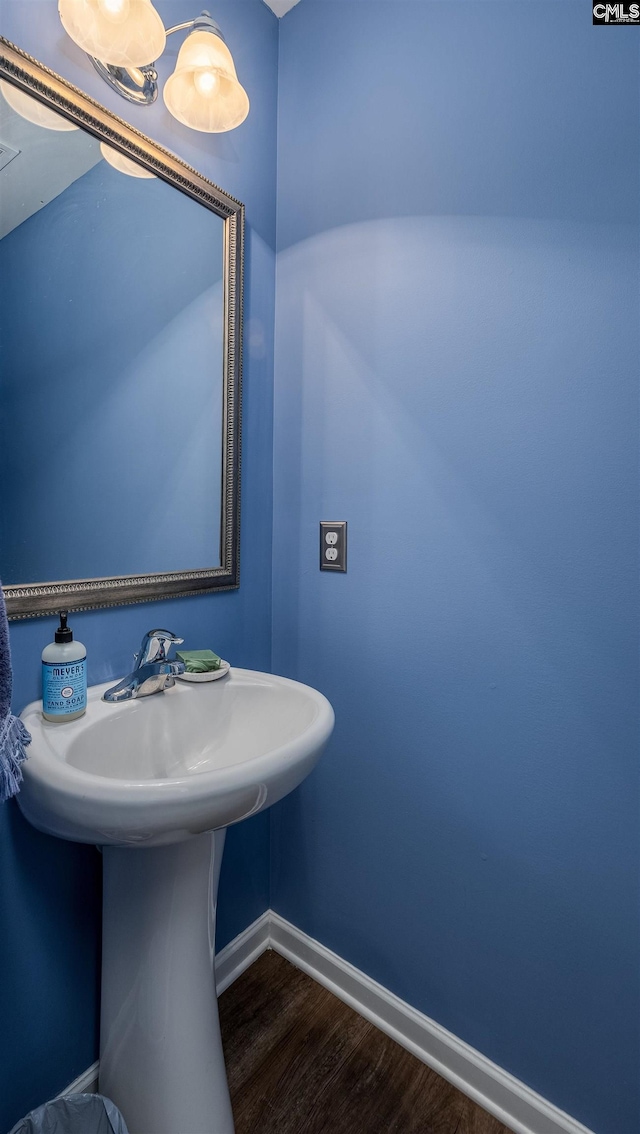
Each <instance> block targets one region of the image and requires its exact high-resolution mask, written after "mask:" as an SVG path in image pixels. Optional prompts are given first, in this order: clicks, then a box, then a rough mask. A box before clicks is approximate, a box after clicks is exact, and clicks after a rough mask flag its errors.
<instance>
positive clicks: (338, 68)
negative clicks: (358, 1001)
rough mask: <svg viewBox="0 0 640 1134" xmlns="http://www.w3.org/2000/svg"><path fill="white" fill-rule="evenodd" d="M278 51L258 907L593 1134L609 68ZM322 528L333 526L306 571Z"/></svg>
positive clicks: (626, 1017)
mask: <svg viewBox="0 0 640 1134" xmlns="http://www.w3.org/2000/svg"><path fill="white" fill-rule="evenodd" d="M619 33H620V34H617V33H613V34H611V33H609V34H603V33H602V31H601V29H597V28H596V29H593V28H592V27H591V17H590V14H589V10H588V6H587V8H585V7H584V5H582V4H576V3H574V2H563V0H560V2H557V3H554V4H548V3H537V2H528V0H525V2H523V3H501V2H494V0H489V2H485V3H464V2H458V0H449V2H447V3H430V2H426V0H425V2H420V3H416V2H415V0H410V2H406V3H405V2H402V0H397V2H394V3H391V2H380V3H376V2H372V3H354V2H345V0H340V2H336V3H330V2H327V3H322V2H318V0H302V3H301V4H300V5H299V6H298V7H296V8H294V9H293V10H292V12H291V13H290V14H289V15H288V16H287V17H286V18H285V19H284V20H283V21H282V25H281V33H280V62H279V69H280V94H279V99H280V101H279V152H278V159H279V164H278V174H279V184H278V239H279V255H278V276H277V312H276V392H275V434H274V453H275V466H274V467H275V480H274V490H275V518H274V565H275V570H274V607H273V621H274V653H273V666H274V669H275V671H276V672H282V673H285V674H289V675H292V676H294V677H298V678H301V679H302V680H304V681H308V682H310V683H311V684H312V685H316V686H318V687H319V688H320V689H322V690H323V691H324V692H325V693H326V694H327V695H328V696H329V697H330V699H331V700H332V702H333V704H334V706H335V708H336V716H337V726H336V732H335V738H334V740H333V741H332V743H331V746H330V748H329V751H328V752H327V754H326V756H325V758H324V759H323V760H322V761H321V763H320V765H319V767H318V769H317V771H316V772H315V773H314V774H313V775H312V776H311V778H310V779H309V780H308V781H307V782H306V783H305V784H304V785H303V787H302V788H301V790H300V791H298V792H296V793H294V795H293V796H291V797H290V798H289V799H287V800H286V801H284V802H283V803H282V804H280V805H279V806H278V809H277V811H276V812H275V813H273V815H272V854H273V858H272V905H273V907H274V908H275V909H276V910H277V911H279V912H280V913H281V914H283V915H284V916H285V917H288V918H290V919H291V920H292V921H293V922H294V923H295V924H297V925H299V926H301V928H302V929H303V930H305V931H307V932H308V933H311V934H312V935H313V936H314V937H316V938H319V939H320V940H321V941H322V942H324V943H325V944H326V945H328V946H329V947H330V948H332V949H334V950H336V951H337V952H338V953H339V954H340V955H341V956H343V957H346V958H347V959H348V960H350V961H352V962H353V963H354V964H356V965H357V966H359V967H360V968H361V969H363V970H364V971H365V972H367V973H369V974H371V976H373V977H374V978H376V979H377V980H379V981H381V982H382V984H383V985H386V986H387V987H388V988H390V989H392V990H393V991H394V992H396V993H398V994H399V995H400V996H402V997H403V998H405V999H406V1000H408V1001H409V1002H410V1003H411V1004H413V1005H415V1006H416V1007H417V1008H419V1009H421V1010H422V1011H424V1012H426V1013H428V1014H429V1015H430V1016H432V1017H434V1018H435V1019H436V1020H438V1021H439V1022H440V1023H441V1024H443V1025H445V1026H446V1027H448V1028H450V1029H451V1030H452V1031H453V1032H454V1033H456V1034H457V1035H458V1036H461V1037H462V1038H463V1039H465V1040H467V1041H468V1042H470V1043H471V1044H473V1045H474V1046H475V1047H477V1048H478V1049H479V1050H480V1051H482V1052H484V1053H485V1054H486V1055H487V1056H489V1057H490V1058H492V1059H493V1060H495V1061H496V1062H497V1063H498V1064H500V1065H502V1066H503V1067H505V1068H507V1069H508V1070H510V1071H511V1072H513V1073H515V1074H516V1075H517V1076H518V1077H520V1078H521V1079H523V1080H524V1081H525V1082H527V1083H529V1084H530V1085H531V1086H532V1087H534V1088H535V1089H537V1090H538V1091H540V1092H541V1093H542V1094H543V1095H545V1096H546V1097H548V1098H549V1099H551V1100H552V1101H553V1102H555V1103H556V1104H558V1105H560V1106H561V1107H563V1108H564V1109H566V1110H567V1111H569V1112H570V1113H571V1114H573V1115H575V1116H576V1117H577V1118H579V1119H581V1120H582V1121H583V1122H585V1123H586V1124H587V1125H589V1126H590V1127H592V1128H593V1129H594V1130H596V1131H597V1132H598V1134H635V1132H636V1131H637V1130H638V1128H639V1125H640V1113H639V1109H638V1066H639V1054H640V1053H639V1048H638V1022H639V1020H640V1011H639V1008H640V1003H639V996H638V965H637V960H638V945H639V941H638V909H639V905H638V875H637V871H638V786H639V785H638V748H637V738H638V703H637V696H638V680H637V679H638V672H637V630H638V617H637V616H638V597H637V578H638V575H637V566H638V564H637V521H636V518H637V515H638V497H637V444H638V423H637V402H638V318H637V316H638V200H639V196H638V188H639V186H638V168H639V165H638V157H639V131H638V125H639V124H638V43H637V36H634V35H632V34H631V35H630V34H627V32H626V31H625V30H624V29H619ZM320 519H346V520H348V522H349V572H348V574H347V575H344V576H341V575H333V574H324V573H323V574H321V573H320V572H319V571H318V566H317V555H318V550H317V541H318V536H317V531H318V521H319V520H320Z"/></svg>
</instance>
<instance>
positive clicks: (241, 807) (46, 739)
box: [19, 669, 333, 847]
mask: <svg viewBox="0 0 640 1134" xmlns="http://www.w3.org/2000/svg"><path fill="white" fill-rule="evenodd" d="M112 684H113V682H107V683H106V684H105V685H95V686H93V687H92V688H91V689H90V690H89V696H88V704H87V712H86V715H85V716H84V717H82V718H80V720H75V721H72V722H71V723H70V724H51V723H49V722H48V721H45V720H44V719H43V717H42V713H41V708H42V707H41V704H40V702H39V701H34V702H33V703H32V704H31V705H29V706H28V707H27V708H26V709H25V711H24V712H23V714H22V719H23V721H24V723H25V725H26V726H27V728H28V729H29V732H30V733H31V736H32V738H33V740H32V744H31V746H30V747H29V750H28V755H29V759H28V761H27V763H26V764H25V766H24V785H23V788H22V791H21V792H20V795H19V802H20V807H21V809H22V811H23V813H24V815H25V816H26V818H27V819H28V820H29V822H30V823H32V824H33V825H34V826H35V827H38V828H39V829H40V830H41V831H46V832H47V834H49V835H58V836H59V837H60V838H62V839H71V840H73V841H75V842H81V843H97V844H101V845H109V844H110V845H114V846H134V845H135V846H146V847H150V846H159V845H161V844H165V843H173V842H180V841H182V840H183V839H187V838H190V837H191V836H193V835H198V834H201V833H202V832H204V831H212V830H214V829H215V828H218V827H227V826H229V824H230V823H237V822H238V820H240V819H245V818H246V817H247V816H249V815H253V814H255V813H256V812H257V811H260V810H262V808H263V807H269V806H270V805H271V804H272V803H275V802H276V801H277V800H278V799H281V798H282V796H283V795H286V794H287V792H290V791H292V790H293V788H295V787H297V785H298V784H299V783H300V782H301V781H302V780H303V779H304V778H305V776H307V775H308V774H309V772H310V771H311V769H312V768H313V766H314V764H315V763H316V761H317V760H318V758H319V756H320V753H321V751H322V748H323V746H324V744H325V743H326V741H327V738H328V737H329V736H330V734H331V730H332V728H333V710H332V708H331V706H330V704H329V702H328V701H327V700H326V698H325V697H323V696H322V694H321V693H317V692H316V690H315V689H310V688H309V686H308V685H301V684H300V683H299V682H297V681H289V680H287V679H286V678H284V677H274V676H272V675H271V674H268V673H257V672H254V671H252V670H246V669H232V670H231V672H230V674H229V676H228V677H225V678H222V679H221V680H219V681H212V682H208V683H202V684H195V685H189V684H186V683H184V682H180V681H177V682H176V684H175V686H174V688H173V689H169V690H167V691H166V692H165V693H162V694H156V695H154V696H151V697H141V698H139V699H137V700H134V701H123V702H121V703H120V704H108V703H107V702H105V701H102V700H101V697H102V694H103V692H104V690H105V689H107V688H109V685H112Z"/></svg>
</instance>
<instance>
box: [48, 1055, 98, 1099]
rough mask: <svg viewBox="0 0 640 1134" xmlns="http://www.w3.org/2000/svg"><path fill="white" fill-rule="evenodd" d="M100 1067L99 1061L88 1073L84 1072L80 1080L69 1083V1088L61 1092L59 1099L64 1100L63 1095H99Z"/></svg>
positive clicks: (79, 1077) (88, 1068)
mask: <svg viewBox="0 0 640 1134" xmlns="http://www.w3.org/2000/svg"><path fill="white" fill-rule="evenodd" d="M98 1067H99V1064H98V1062H97V1061H96V1062H95V1063H92V1064H91V1066H90V1067H87V1070H86V1071H83V1073H82V1075H78V1078H77V1079H74V1080H73V1083H69V1086H68V1087H65V1089H64V1091H61V1092H60V1094H59V1095H58V1096H57V1097H58V1098H62V1096H63V1095H97V1093H98Z"/></svg>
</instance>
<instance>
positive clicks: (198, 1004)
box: [100, 831, 233, 1134]
mask: <svg viewBox="0 0 640 1134" xmlns="http://www.w3.org/2000/svg"><path fill="white" fill-rule="evenodd" d="M224 837H225V832H224V831H216V832H215V834H214V835H210V834H209V835H197V836H195V837H193V838H190V839H188V840H186V841H185V842H182V843H172V844H171V845H169V846H164V847H152V848H149V849H146V850H142V849H140V850H139V849H122V848H120V847H104V851H103V854H104V865H103V875H104V899H103V931H102V1007H101V1024H100V1091H101V1093H102V1094H105V1095H107V1097H108V1098H110V1099H113V1101H114V1102H115V1104H116V1106H118V1107H119V1108H120V1110H121V1111H122V1114H123V1116H124V1119H125V1122H126V1124H127V1126H128V1129H129V1134H233V1116H232V1113H231V1103H230V1101H229V1090H228V1087H227V1077H226V1072H225V1066H224V1059H223V1055H222V1044H221V1041H220V1026H219V1023H218V1003H217V999H216V988H215V973H214V960H215V924H216V918H215V913H216V897H217V892H218V878H219V876H220V862H221V859H222V851H223V848H224Z"/></svg>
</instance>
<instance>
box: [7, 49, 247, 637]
mask: <svg viewBox="0 0 640 1134" xmlns="http://www.w3.org/2000/svg"><path fill="white" fill-rule="evenodd" d="M243 228H244V209H243V206H242V205H241V204H240V202H239V201H236V200H235V199H234V198H233V197H230V196H229V195H228V194H226V193H224V192H223V190H221V189H219V188H218V187H217V186H216V185H214V184H213V183H212V182H210V181H208V180H207V179H206V178H204V177H202V176H201V175H200V174H199V173H197V172H196V171H195V170H194V169H191V168H190V167H189V166H187V165H185V164H184V163H183V162H182V161H180V160H179V159H178V158H177V157H175V156H174V155H173V154H170V153H169V152H168V151H166V150H164V149H163V148H162V147H160V146H159V145H157V144H156V143H155V142H153V141H151V140H150V139H149V138H146V137H145V136H144V135H142V134H140V133H139V132H138V131H136V130H135V129H134V128H133V127H131V126H129V125H128V124H127V123H125V122H123V121H122V120H121V119H119V118H117V117H116V116H115V115H113V114H111V113H110V112H109V111H107V110H105V109H104V108H103V107H102V106H100V105H99V104H98V103H96V102H94V101H93V100H92V99H90V98H89V97H88V96H87V95H85V94H83V93H82V92H81V91H79V90H77V89H76V88H75V87H73V86H71V84H69V83H67V82H66V81H65V80H64V79H61V78H60V77H59V76H58V75H56V74H54V73H53V72H52V71H50V70H48V69H47V68H45V67H43V66H42V65H41V64H39V63H37V62H36V61H35V60H34V59H32V58H30V56H28V55H26V54H25V53H24V52H22V51H21V50H20V49H19V48H17V47H15V46H14V45H12V44H11V43H9V42H8V41H7V40H5V39H3V38H1V37H0V579H2V583H3V588H4V592H5V598H6V604H7V611H8V614H9V617H10V618H28V617H33V616H34V615H39V614H51V613H53V612H55V611H57V610H59V609H61V608H69V609H71V610H84V609H88V608H91V607H102V606H115V605H121V604H124V603H134V602H146V601H148V600H150V599H160V598H167V597H170V596H178V595H189V594H195V593H200V592H203V591H214V590H219V589H228V588H231V587H237V586H238V585H239V554H238V553H239V534H240V533H239V519H240V517H239V511H240V483H239V480H240V420H241V414H240V406H241V359H242V283H243Z"/></svg>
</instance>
